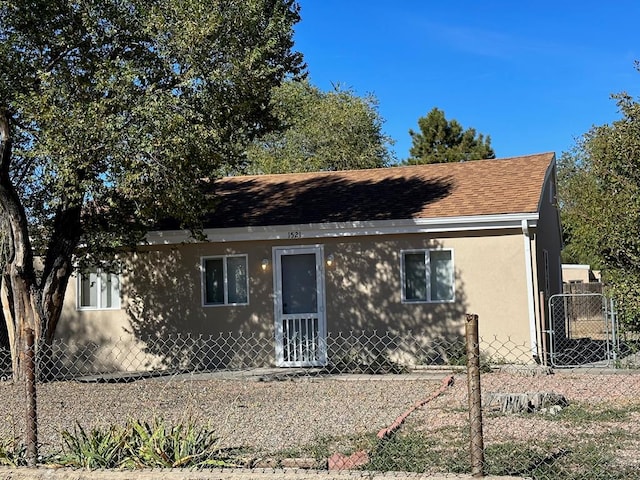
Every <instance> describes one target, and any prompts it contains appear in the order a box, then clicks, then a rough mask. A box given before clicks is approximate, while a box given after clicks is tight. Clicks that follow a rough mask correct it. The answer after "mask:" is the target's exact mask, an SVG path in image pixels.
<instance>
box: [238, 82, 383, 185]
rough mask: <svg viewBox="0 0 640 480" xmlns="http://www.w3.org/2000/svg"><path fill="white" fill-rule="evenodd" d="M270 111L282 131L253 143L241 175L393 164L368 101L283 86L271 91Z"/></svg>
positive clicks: (347, 93)
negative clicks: (271, 108) (246, 164)
mask: <svg viewBox="0 0 640 480" xmlns="http://www.w3.org/2000/svg"><path fill="white" fill-rule="evenodd" d="M272 105H273V109H274V113H275V115H276V117H277V118H278V120H280V122H281V123H282V124H283V125H284V127H285V128H284V129H283V130H281V131H275V132H271V133H268V134H266V135H264V136H262V137H260V138H258V139H257V140H256V141H255V142H253V144H252V145H251V147H250V148H249V150H248V152H247V158H248V166H247V168H246V170H245V172H246V173H256V174H262V173H287V172H305V171H321V170H347V169H358V168H377V167H384V166H387V165H388V164H389V163H390V162H391V161H392V159H393V156H392V154H391V153H390V152H389V149H388V145H390V144H391V143H392V140H391V139H390V138H389V137H387V136H385V135H384V134H383V133H382V123H383V121H382V119H381V118H380V115H379V113H378V111H377V100H376V99H375V97H373V96H372V95H368V96H365V97H358V96H357V95H355V94H354V93H353V92H352V91H351V90H342V89H340V88H339V87H336V88H335V89H334V90H333V91H330V92H323V91H321V90H320V89H318V88H317V87H314V86H313V85H311V84H309V83H308V82H307V81H287V82H285V83H284V84H282V85H280V86H277V87H275V89H274V92H273V97H272Z"/></svg>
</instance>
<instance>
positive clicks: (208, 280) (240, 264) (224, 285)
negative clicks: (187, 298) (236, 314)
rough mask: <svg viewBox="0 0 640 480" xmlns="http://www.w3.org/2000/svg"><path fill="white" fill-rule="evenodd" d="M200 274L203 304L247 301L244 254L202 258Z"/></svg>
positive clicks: (242, 302) (245, 259)
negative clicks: (201, 277) (201, 276)
mask: <svg viewBox="0 0 640 480" xmlns="http://www.w3.org/2000/svg"><path fill="white" fill-rule="evenodd" d="M202 274H203V297H204V302H203V303H204V305H246V304H247V303H249V295H248V292H249V284H248V281H249V279H248V277H247V256H246V255H233V256H225V257H209V258H203V259H202Z"/></svg>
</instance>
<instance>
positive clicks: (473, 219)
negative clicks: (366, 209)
mask: <svg viewBox="0 0 640 480" xmlns="http://www.w3.org/2000/svg"><path fill="white" fill-rule="evenodd" d="M537 221H538V213H510V214H503V215H474V216H466V217H441V218H418V219H413V218H412V219H404V220H374V221H365V222H359V221H354V222H330V223H309V224H298V225H270V226H258V227H236V228H210V229H204V230H203V233H204V235H205V236H206V238H207V241H209V242H216V243H218V242H243V241H258V240H292V239H310V240H311V239H318V238H331V237H334V238H335V237H355V236H369V235H394V234H395V235H399V234H411V233H442V232H466V231H478V230H498V229H516V228H517V229H519V228H521V225H522V223H523V222H526V223H527V226H528V227H535V226H536V225H537ZM196 242H197V241H196V240H195V239H194V238H193V237H192V236H191V235H190V233H189V231H187V230H163V231H152V232H149V233H148V234H147V238H146V243H147V244H149V245H173V244H178V243H196Z"/></svg>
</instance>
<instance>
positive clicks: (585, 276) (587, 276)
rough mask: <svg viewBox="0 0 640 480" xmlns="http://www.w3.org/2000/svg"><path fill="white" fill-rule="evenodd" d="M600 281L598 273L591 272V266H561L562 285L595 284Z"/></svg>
mask: <svg viewBox="0 0 640 480" xmlns="http://www.w3.org/2000/svg"><path fill="white" fill-rule="evenodd" d="M601 280H602V279H601V276H600V271H599V270H591V265H580V264H575V263H563V264H562V281H563V282H564V283H596V282H600V281H601Z"/></svg>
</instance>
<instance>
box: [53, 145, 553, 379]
mask: <svg viewBox="0 0 640 480" xmlns="http://www.w3.org/2000/svg"><path fill="white" fill-rule="evenodd" d="M214 193H215V194H216V195H218V196H219V199H220V201H219V204H218V206H217V208H216V209H215V211H213V212H210V213H209V214H208V215H207V218H206V224H205V227H206V228H205V230H204V234H205V235H206V240H205V241H202V240H200V241H197V240H194V239H193V238H192V237H190V235H189V234H188V232H186V231H182V230H179V229H171V228H172V227H171V226H169V227H168V228H167V229H163V230H161V231H153V232H150V233H149V234H148V237H147V243H146V244H145V245H143V246H141V247H140V249H139V250H138V251H137V252H135V253H132V254H130V255H125V256H123V258H122V264H123V270H122V273H120V274H119V275H115V274H107V273H104V272H100V271H97V270H95V271H91V272H85V273H82V274H79V275H78V276H77V278H75V279H72V280H71V282H70V286H69V289H68V292H67V298H66V300H65V305H64V311H63V316H62V319H61V322H60V324H59V329H58V337H59V338H61V339H62V340H63V341H67V342H80V343H82V342H85V343H89V342H93V343H95V344H97V345H100V344H107V343H108V342H110V341H113V339H114V338H117V339H118V341H119V342H120V344H118V346H117V347H115V349H116V353H112V352H111V353H109V352H110V351H108V352H107V353H108V355H109V358H110V360H109V361H110V362H112V363H113V364H117V363H118V362H119V361H120V363H121V364H123V363H124V361H121V360H118V358H119V357H118V352H121V351H122V349H123V347H122V345H123V342H124V343H126V344H127V345H129V346H130V347H131V348H134V347H135V348H138V349H139V350H140V352H141V353H140V355H143V356H144V355H151V354H152V353H153V354H155V355H156V357H154V358H155V359H156V360H155V361H159V362H161V361H162V360H161V359H159V357H158V355H160V356H161V355H164V353H162V354H160V352H157V351H156V352H150V347H149V345H151V344H152V343H154V342H162V339H164V338H169V337H171V336H175V335H180V336H187V337H190V338H207V337H209V336H214V337H215V336H224V335H225V334H226V333H228V332H233V333H234V334H235V333H237V334H240V335H242V336H243V337H247V338H248V337H250V338H261V339H266V341H267V344H268V345H269V348H267V349H266V350H264V351H263V350H261V351H259V352H255V351H254V352H245V353H246V354H250V355H254V356H259V355H262V356H264V357H265V362H266V363H268V364H271V365H277V366H283V367H286V366H317V365H325V364H326V363H327V362H330V361H331V360H332V359H331V358H329V357H330V355H328V354H327V338H334V337H335V336H337V335H338V336H339V335H341V334H342V333H343V332H353V331H357V332H375V334H374V335H376V336H378V337H380V336H385V338H389V339H393V338H398V339H401V338H405V337H406V336H407V335H410V336H412V338H414V339H416V338H417V339H422V341H424V342H428V341H431V340H434V339H445V340H446V341H449V340H450V341H456V340H459V339H460V338H461V337H462V335H463V333H464V328H465V314H467V313H474V314H477V315H478V316H479V324H480V336H481V337H482V338H483V339H484V340H485V341H486V342H487V344H491V345H492V346H493V347H492V348H496V347H497V346H498V345H500V344H501V343H504V344H505V345H507V344H509V345H511V346H513V345H518V346H521V347H522V348H523V349H524V352H525V353H526V358H524V361H530V362H533V361H534V359H537V358H540V357H542V356H543V355H545V352H544V351H543V348H544V344H545V342H544V339H543V332H544V331H545V330H546V326H545V324H544V322H545V320H544V319H545V318H546V317H545V309H546V301H545V299H547V298H548V297H549V296H550V295H552V294H555V293H559V292H561V291H562V279H561V263H560V249H561V232H560V221H559V214H558V207H557V203H556V171H555V155H554V154H553V153H543V154H536V155H528V156H521V157H513V158H504V159H495V160H480V161H469V162H461V163H449V164H433V165H416V166H398V167H390V168H381V169H370V170H354V171H339V172H317V173H294V174H282V175H264V176H238V177H227V178H223V179H220V180H218V181H217V182H216V183H215V192H214ZM401 343H402V342H401V341H398V342H396V347H398V346H399V345H400V344H401ZM110 345H111V344H110ZM400 346H401V345H400ZM515 351H516V349H513V348H511V347H507V348H505V352H506V353H504V354H503V356H504V358H508V357H509V355H511V356H515V354H514V352H515ZM236 353H238V352H236ZM238 354H239V353H238ZM412 354H413V352H412V350H411V348H409V347H407V348H406V349H404V350H402V348H400V349H398V348H396V349H395V350H394V353H393V355H395V356H396V357H398V358H400V357H403V356H404V357H406V358H409V357H411V355H412ZM105 355H107V354H105ZM198 355H199V356H206V355H207V352H206V351H205V350H202V351H201V352H200V353H199V354H198ZM518 355H521V352H518ZM404 357H403V358H404ZM414 360H415V359H414ZM513 360H515V361H523V357H522V356H519V357H518V358H517V359H516V358H513ZM418 361H419V359H418ZM148 363H149V364H152V363H153V361H152V360H149V361H148ZM120 366H121V367H122V368H139V367H133V366H130V365H120Z"/></svg>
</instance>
